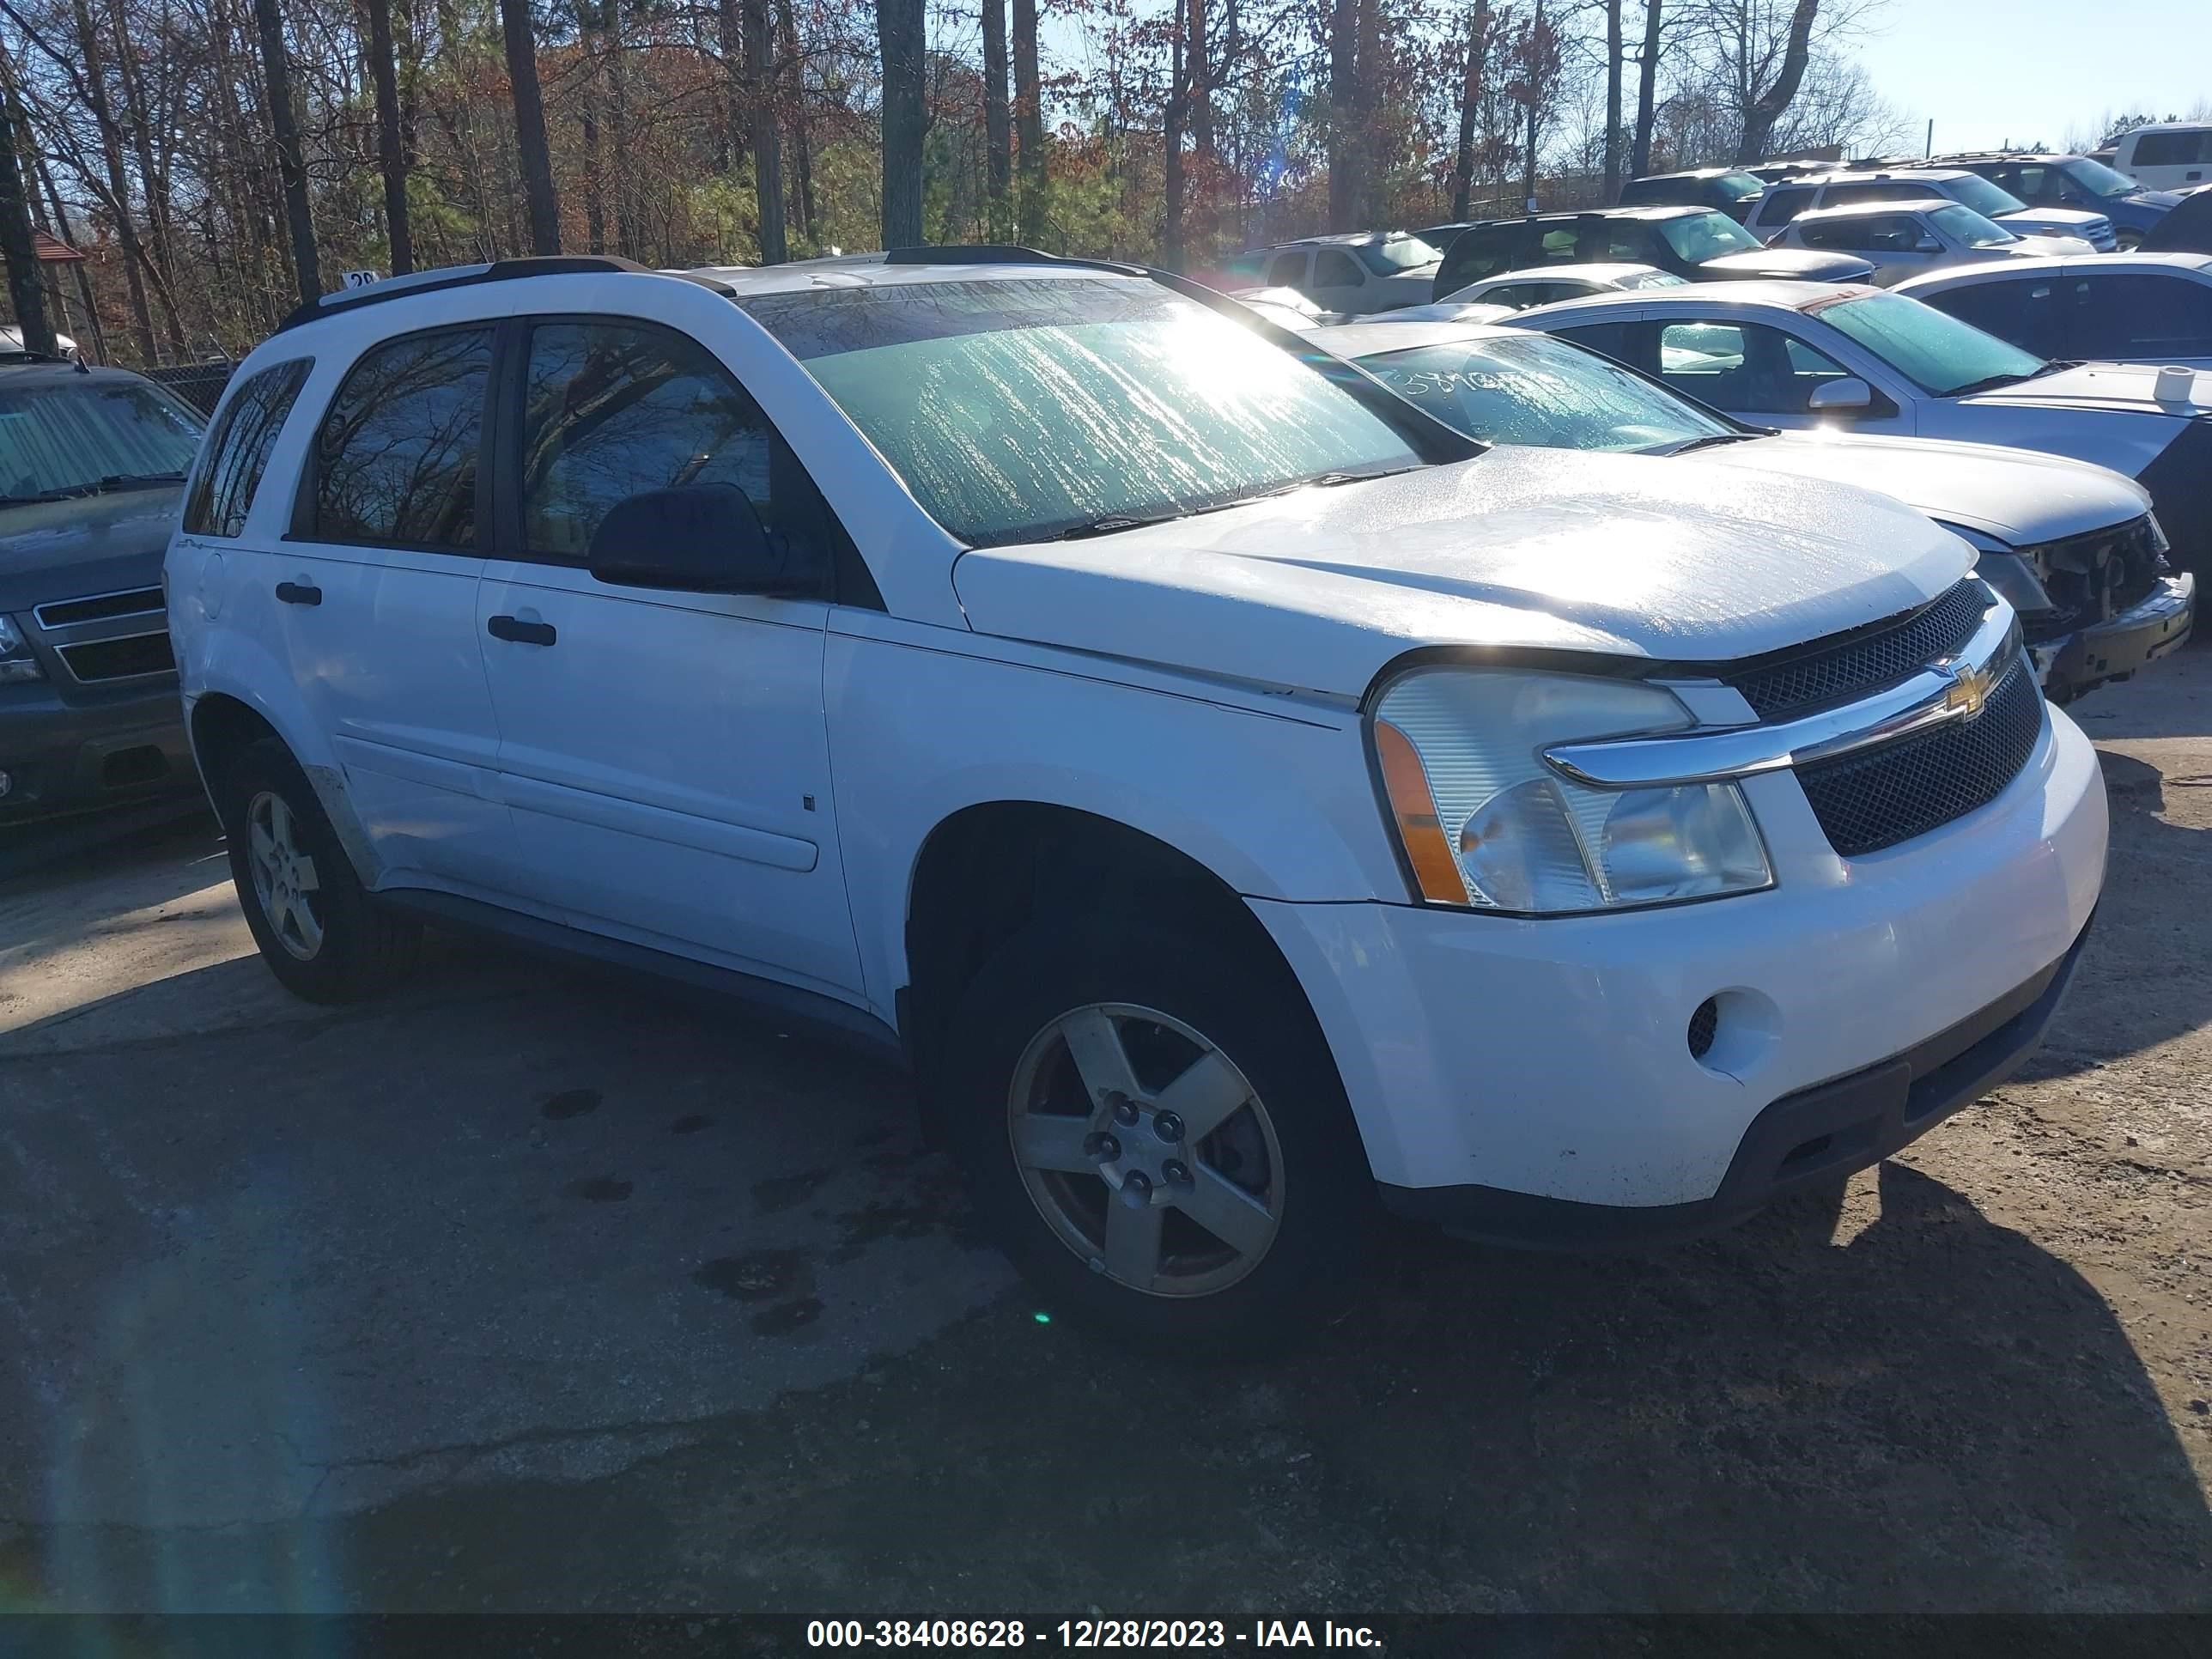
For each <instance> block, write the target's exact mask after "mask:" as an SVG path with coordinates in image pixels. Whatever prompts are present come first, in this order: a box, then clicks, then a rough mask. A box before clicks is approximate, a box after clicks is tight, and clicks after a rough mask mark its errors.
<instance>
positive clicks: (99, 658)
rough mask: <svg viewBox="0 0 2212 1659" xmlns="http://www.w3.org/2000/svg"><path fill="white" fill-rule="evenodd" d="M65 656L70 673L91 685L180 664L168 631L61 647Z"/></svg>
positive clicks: (157, 671)
mask: <svg viewBox="0 0 2212 1659" xmlns="http://www.w3.org/2000/svg"><path fill="white" fill-rule="evenodd" d="M61 657H62V660H63V661H64V662H65V663H67V664H68V665H69V671H70V673H71V674H73V675H75V676H76V678H77V680H78V681H79V682H80V683H81V684H87V685H93V684H98V683H99V682H100V681H102V680H125V679H131V678H136V677H137V676H139V675H142V674H167V673H170V672H172V671H174V669H175V668H176V665H177V659H176V658H175V657H174V656H173V655H172V654H170V651H169V636H168V635H167V633H166V632H164V633H159V634H133V635H130V637H128V638H127V639H120V640H88V641H86V642H85V643H84V644H82V645H65V646H63V647H61Z"/></svg>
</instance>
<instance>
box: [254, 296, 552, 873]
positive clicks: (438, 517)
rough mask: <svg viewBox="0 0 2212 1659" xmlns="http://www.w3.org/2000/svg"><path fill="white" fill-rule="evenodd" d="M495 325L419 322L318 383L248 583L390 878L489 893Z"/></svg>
mask: <svg viewBox="0 0 2212 1659" xmlns="http://www.w3.org/2000/svg"><path fill="white" fill-rule="evenodd" d="M477 303H478V304H484V305H487V306H489V305H495V304H496V303H497V302H496V301H483V300H481V299H479V300H478V301H477ZM365 314H366V313H365ZM418 314H420V313H418ZM495 330H496V323H495V321H494V320H491V319H477V320H470V321H465V322H456V323H449V324H446V325H441V326H435V327H428V328H424V329H422V330H420V331H416V332H412V333H409V334H405V335H401V336H399V337H394V338H387V339H384V340H381V341H380V342H378V343H374V344H372V345H370V346H368V349H366V350H363V351H362V352H361V353H360V354H359V355H358V356H356V357H355V358H354V359H353V360H352V361H351V362H339V363H334V364H331V365H330V366H328V368H327V369H324V370H322V371H321V372H319V373H318V374H317V375H316V376H315V378H314V380H313V383H311V384H310V386H308V388H307V391H306V392H305V393H303V394H302V395H303V397H304V398H327V399H328V402H327V404H326V405H325V408H324V412H323V414H322V416H321V418H320V420H319V422H318V424H317V426H316V428H315V429H314V430H313V433H312V434H311V435H310V436H309V440H308V444H307V457H306V465H305V467H304V469H303V471H304V477H303V479H302V483H301V489H300V493H299V496H298V498H297V501H296V503H295V507H294V511H293V517H292V525H291V532H290V533H289V535H287V536H285V537H284V538H283V539H282V540H280V541H270V542H264V543H263V544H261V548H260V550H259V551H258V554H257V556H256V558H255V561H254V562H255V566H256V568H255V570H254V571H253V573H252V580H253V581H254V583H255V584H256V586H258V588H260V589H262V590H264V592H265V593H266V594H267V596H268V597H269V599H270V600H271V602H273V604H274V606H275V614H276V617H277V619H278V632H279V635H280V636H281V637H282V639H283V642H284V648H285V650H286V652H287V653H288V655H289V664H290V668H291V673H292V678H293V679H294V680H295V683H296V684H298V685H299V687H300V690H301V696H302V697H303V699H304V700H305V702H306V704H307V710H308V714H309V716H310V718H312V719H313V720H315V721H316V722H317V723H318V724H319V726H321V727H322V728H323V730H324V731H325V732H327V733H328V734H329V736H330V738H331V745H332V747H333V749H334V750H335V751H336V753H337V758H338V762H339V763H340V764H341V765H342V766H343V768H344V769H345V775H346V784H347V789H348V793H349V795H350V797H351V799H352V800H353V802H354V804H355V806H356V811H358V812H359V814H360V816H361V818H362V823H363V826H364V827H365V828H366V829H367V830H368V836H369V837H370V840H371V841H372V842H373V843H374V847H375V850H376V853H377V854H378V856H379V858H380V860H382V861H383V862H384V864H385V865H386V866H387V868H388V871H389V872H390V875H389V876H388V877H387V879H389V878H390V877H397V878H398V879H399V880H400V882H401V883H402V884H404V883H405V882H406V880H407V878H409V877H410V875H411V876H422V877H428V878H430V882H429V884H432V885H451V886H454V887H457V888H459V889H462V890H468V891H471V892H474V891H477V890H491V891H494V892H498V891H504V890H505V876H506V872H507V864H508V860H509V854H510V848H509V846H508V840H509V823H508V820H507V811H506V809H505V808H504V807H503V806H501V805H500V804H499V799H498V793H497V790H496V788H495V772H494V767H495V763H496V759H497V751H498V741H499V740H498V732H497V729H496V727H495V726H494V724H493V721H492V711H491V699H490V696H489V692H488V691H487V690H486V688H485V684H484V667H483V653H482V652H481V651H480V650H479V649H478V648H477V631H476V596H477V578H478V577H479V576H480V575H481V574H482V573H483V539H482V538H483V526H484V503H485V500H486V485H485V479H484V477H483V469H482V468H481V467H480V466H479V465H478V461H479V457H480V453H481V447H482V442H483V418H484V409H485V398H486V394H487V392H488V391H489V386H490V383H491V363H492V342H493V338H494V335H495ZM334 381H335V386H334V388H333V382H334ZM259 597H260V595H258V594H257V596H256V598H257V599H258V598H259Z"/></svg>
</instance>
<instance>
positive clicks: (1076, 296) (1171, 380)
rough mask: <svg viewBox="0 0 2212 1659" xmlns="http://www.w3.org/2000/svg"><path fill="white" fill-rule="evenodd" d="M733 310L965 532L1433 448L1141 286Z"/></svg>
mask: <svg viewBox="0 0 2212 1659" xmlns="http://www.w3.org/2000/svg"><path fill="white" fill-rule="evenodd" d="M741 303H743V304H744V307H745V308H746V310H748V311H749V312H750V313H752V315H753V316H754V317H755V318H756V319H757V320H758V321H759V322H760V323H761V324H762V325H763V326H764V327H765V328H767V329H768V331H769V332H770V333H772V334H774V335H775V337H777V339H778V340H780V341H781V343H782V344H783V346H784V348H785V349H787V350H788V351H789V352H790V353H791V354H792V355H793V356H795V357H797V358H798V359H799V361H800V362H802V363H804V364H805V367H806V369H807V371H808V372H809V373H810V374H812V375H813V377H814V379H815V380H817V382H818V383H819V384H820V385H821V386H822V388H823V391H824V392H827V393H828V394H829V397H830V398H831V399H832V400H833V401H835V402H836V404H837V405H838V407H839V408H840V409H841V410H843V412H844V414H845V416H846V417H847V418H848V419H849V420H850V421H851V422H853V424H854V426H855V427H857V428H859V429H860V432H861V433H862V434H864V435H866V437H867V439H868V440H869V441H870V442H872V444H873V445H874V446H875V447H876V448H877V450H878V452H880V453H882V455H883V456H884V459H886V460H887V461H888V462H889V463H890V465H891V467H892V468H893V469H894V470H895V471H896V472H897V473H898V475H899V477H901V478H902V480H903V481H904V483H905V484H906V487H907V488H908V489H909V490H911V491H912V492H913V494H914V496H915V500H916V501H918V502H919V503H920V504H921V507H922V509H923V511H925V512H927V513H928V514H929V515H930V516H931V517H932V518H933V519H934V520H936V521H937V522H938V523H939V525H941V526H944V527H945V530H946V532H949V533H950V534H951V535H952V536H955V537H957V538H959V539H960V540H962V541H964V542H969V543H971V544H985V545H988V544H999V543H1006V542H1018V541H1028V540H1036V539H1042V538H1051V537H1054V536H1060V535H1065V534H1067V533H1069V532H1093V533H1095V532H1103V531H1107V530H1110V529H1113V528H1118V527H1122V526H1124V524H1125V523H1126V522H1127V521H1129V520H1154V519H1159V518H1169V517H1176V516H1180V515H1181V514H1183V513H1192V512H1197V511H1200V510H1203V509H1204V508H1206V507H1215V506H1221V505H1225V504H1227V503H1228V502H1231V501H1240V500H1243V499H1247V498H1249V497H1251V496H1254V495H1264V494H1267V493H1268V492H1269V491H1273V490H1279V489H1290V488H1292V487H1295V486H1297V485H1298V484H1301V483H1307V482H1310V481H1311V480H1313V479H1316V478H1318V477H1324V476H1327V475H1331V474H1340V473H1347V472H1348V473H1355V474H1358V473H1367V472H1385V471H1401V470H1404V469H1406V468H1408V467H1413V466H1418V465H1422V464H1423V463H1424V460H1425V459H1426V457H1425V455H1424V453H1422V452H1421V451H1420V450H1419V449H1417V448H1416V447H1415V445H1416V443H1418V442H1420V441H1421V440H1420V438H1419V436H1418V435H1419V432H1420V430H1421V428H1419V427H1418V426H1416V425H1413V424H1410V423H1409V424H1407V425H1406V426H1403V427H1401V425H1399V424H1397V423H1395V422H1393V421H1392V420H1391V419H1390V418H1389V416H1388V414H1387V412H1386V410H1385V409H1384V408H1383V406H1381V405H1379V404H1370V402H1369V401H1367V400H1365V399H1364V398H1362V397H1360V396H1359V395H1358V393H1357V392H1356V391H1355V390H1354V389H1353V388H1352V386H1348V385H1346V384H1342V383H1340V382H1339V381H1337V380H1334V379H1332V378H1331V377H1330V376H1328V374H1325V373H1324V372H1323V369H1322V368H1321V367H1317V366H1315V365H1313V364H1310V363H1309V362H1306V361H1305V360H1304V358H1302V357H1301V356H1298V355H1297V354H1296V353H1293V352H1290V351H1285V350H1284V349H1281V348H1279V347H1278V346H1275V345H1273V344H1271V343H1269V342H1268V341H1267V340H1266V339H1263V338H1261V337H1260V336H1259V335H1257V334H1255V333H1254V332H1253V331H1251V330H1249V329H1248V328H1245V327H1243V325H1240V324H1238V323H1237V322H1236V321H1234V320H1232V319H1229V318H1227V317H1224V316H1222V315H1220V314H1219V313H1216V312H1214V311H1212V310H1211V309H1209V308H1207V307H1205V306H1201V305H1199V304H1196V303H1195V302H1194V301H1188V300H1185V299H1182V298H1181V297H1180V296H1179V295H1173V294H1170V293H1169V292H1167V291H1165V290H1164V289H1160V288H1158V287H1155V286H1154V285H1153V284H1152V283H1146V282H1138V281H1131V280H1127V279H1119V278H1109V277H1096V278H1093V277H1065V278H1061V277H1042V278H1036V279H1032V280H1025V281H1006V282H985V283H966V282H931V283H908V284H900V285H894V286H889V287H884V288H872V289H800V290H793V291H788V292H783V293H775V294H763V295H756V296H753V297H750V298H749V299H746V300H744V301H742V302H741ZM1431 453H1436V452H1435V451H1433V450H1431Z"/></svg>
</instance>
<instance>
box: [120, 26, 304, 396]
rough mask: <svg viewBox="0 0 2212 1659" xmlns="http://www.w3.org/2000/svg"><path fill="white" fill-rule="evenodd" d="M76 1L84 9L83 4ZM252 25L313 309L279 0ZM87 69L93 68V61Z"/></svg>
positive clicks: (289, 218) (299, 272)
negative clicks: (256, 34)
mask: <svg viewBox="0 0 2212 1659" xmlns="http://www.w3.org/2000/svg"><path fill="white" fill-rule="evenodd" d="M77 3H78V9H80V10H82V9H83V0H77ZM253 21H254V27H256V28H257V29H258V30H259V31H260V34H261V72H262V75H263V76H264V78H265V79H266V80H267V82H268V83H269V125H270V127H271V128H273V129H274V130H275V132H276V167H277V171H278V172H279V173H282V174H283V179H284V222H285V226H286V228H288V229H289V231H290V232H291V235H292V270H293V274H294V276H295V277H297V279H298V281H299V284H300V303H301V305H303V306H311V305H313V304H314V303H315V301H317V300H319V299H320V298H321V297H322V294H323V273H322V265H321V263H320V260H319V256H318V254H317V252H316V250H315V217H314V212H313V209H312V208H310V207H309V205H308V203H307V157H306V155H305V153H304V152H303V151H302V150H301V148H300V125H299V117H298V116H297V114H296V113H295V112H294V109H293V106H292V68H291V61H290V58H289V57H288V56H287V54H286V52H285V50H284V20H283V17H282V16H280V15H278V13H277V10H276V0H253ZM85 68H86V69H87V70H93V65H92V64H89V63H88V64H86V65H85ZM96 72H97V71H94V73H96ZM148 356H149V357H150V356H152V353H151V352H150V351H149V353H148Z"/></svg>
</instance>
